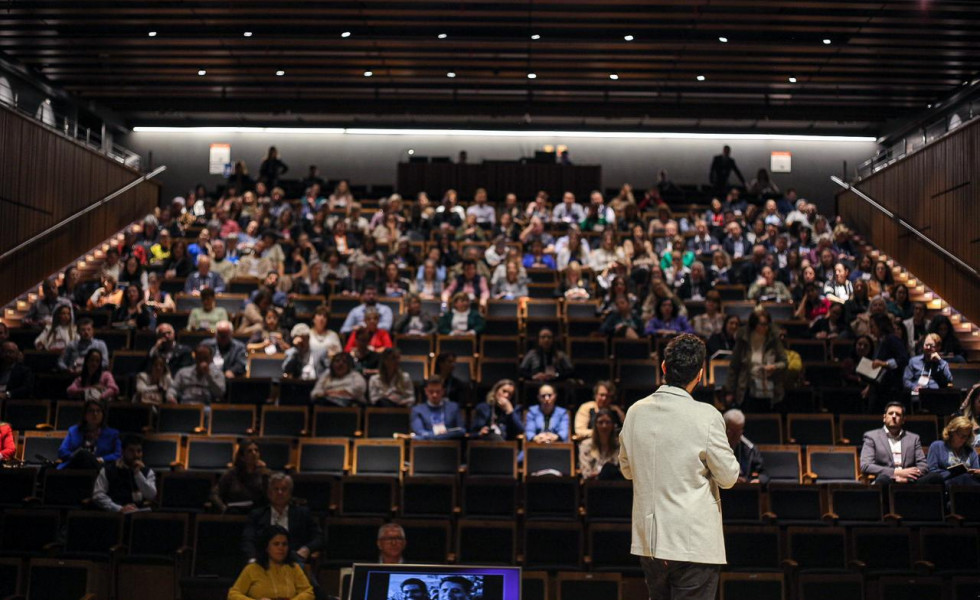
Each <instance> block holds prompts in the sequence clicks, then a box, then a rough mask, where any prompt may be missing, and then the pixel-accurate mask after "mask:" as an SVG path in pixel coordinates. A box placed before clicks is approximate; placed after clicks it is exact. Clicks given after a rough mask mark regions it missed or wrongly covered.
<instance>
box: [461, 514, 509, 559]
mask: <svg viewBox="0 0 980 600" xmlns="http://www.w3.org/2000/svg"><path fill="white" fill-rule="evenodd" d="M456 527H457V535H456V562H457V563H458V564H462V565H466V564H469V565H512V564H514V559H515V554H516V548H517V530H516V525H515V523H514V522H513V521H510V522H507V521H480V520H471V519H460V520H459V522H458V524H457V526H456Z"/></svg>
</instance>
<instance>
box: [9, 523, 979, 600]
mask: <svg viewBox="0 0 980 600" xmlns="http://www.w3.org/2000/svg"><path fill="white" fill-rule="evenodd" d="M2 523H3V525H4V531H5V533H4V534H3V537H4V548H5V550H4V554H5V555H6V558H0V573H3V574H4V577H0V580H2V581H4V582H5V583H3V585H4V586H5V591H16V589H17V587H19V586H20V583H19V582H20V580H21V578H22V577H23V571H24V570H25V566H27V567H28V568H29V569H34V568H38V569H39V570H41V569H44V568H45V567H49V568H48V569H47V570H46V571H44V572H45V573H47V574H48V575H49V576H50V575H54V574H55V573H56V571H55V570H54V569H51V568H50V567H61V568H62V569H63V571H62V572H60V573H58V575H59V576H58V577H54V578H53V579H55V580H61V581H64V579H63V578H68V579H69V580H74V579H76V578H77V579H79V580H81V581H82V582H83V584H84V585H86V586H89V585H91V586H92V587H93V588H98V587H99V586H100V585H101V586H102V588H103V589H104V588H105V587H107V586H111V589H112V590H113V591H114V592H115V593H116V595H117V597H120V598H129V597H141V598H173V597H174V596H175V594H174V593H173V592H175V591H176V588H177V587H178V586H181V584H184V585H186V584H187V583H189V582H187V580H181V579H180V577H179V575H180V574H187V575H191V576H193V577H194V578H197V579H198V581H205V580H208V579H210V580H212V582H213V583H215V584H217V583H219V582H220V584H222V585H225V586H226V585H227V582H228V581H229V580H231V579H232V578H234V577H235V576H236V575H237V572H238V569H239V568H240V565H241V563H242V562H243V559H242V557H241V555H240V553H239V552H237V551H236V549H237V547H238V544H239V543H240V540H241V532H242V530H243V528H244V524H245V518H244V517H229V516H213V515H198V516H196V517H195V518H194V519H193V522H191V520H190V519H189V518H188V516H187V515H181V514H153V513H146V514H138V515H134V516H132V517H131V518H129V519H126V520H124V519H122V518H120V517H119V516H118V515H111V514H105V513H97V512H91V511H72V512H69V513H68V514H67V516H66V517H65V518H64V520H63V521H62V520H61V518H60V515H59V514H58V513H57V512H56V511H21V510H8V511H5V512H4V514H3V517H2ZM62 523H63V525H64V532H65V535H64V538H63V542H59V541H58V531H59V530H60V527H61V526H62ZM382 523H383V521H382V520H381V519H326V520H325V521H324V534H325V539H326V544H325V548H324V551H323V552H322V553H321V556H320V557H319V559H318V569H319V570H321V571H322V570H325V569H334V568H337V567H343V566H347V565H349V564H350V563H352V562H373V561H374V560H375V559H376V554H377V548H376V546H375V543H374V538H375V532H376V531H377V528H378V527H379V526H380V525H381V524H382ZM400 523H401V524H402V526H403V527H404V528H405V531H406V537H407V539H408V540H409V543H408V545H407V547H406V550H405V559H406V561H409V562H417V563H436V564H441V563H449V564H453V563H455V564H464V565H465V564H504V565H514V564H519V565H523V566H524V567H525V568H526V569H528V570H530V571H539V570H540V571H544V572H539V573H535V574H534V575H531V577H530V578H526V579H525V583H527V582H528V581H529V580H530V581H531V582H532V583H531V585H530V586H527V589H526V590H524V592H525V593H524V594H522V597H523V598H540V599H541V600H544V599H546V598H548V597H549V595H548V594H547V588H548V584H549V583H550V582H551V580H550V578H549V577H548V575H547V572H548V571H552V572H554V571H561V570H565V569H578V570H581V569H583V568H585V567H588V568H590V569H591V570H592V571H593V573H590V574H585V573H580V574H579V575H576V576H574V577H573V578H571V579H574V580H577V581H578V582H580V584H582V583H584V582H589V583H590V585H581V587H580V589H577V590H576V593H574V594H573V595H571V596H569V595H567V590H565V593H562V592H560V591H559V595H558V598H575V599H578V598H583V599H584V598H589V599H590V600H598V599H606V598H609V599H612V598H619V597H620V595H619V593H620V591H621V590H620V588H621V585H622V576H623V575H624V574H633V575H636V574H638V561H637V558H636V557H635V556H632V555H631V554H630V553H629V550H628V548H629V545H628V544H629V539H630V535H631V527H630V525H629V524H614V523H608V524H593V525H590V526H588V527H585V528H583V527H581V526H580V525H578V524H575V523H559V522H529V523H526V524H525V525H524V526H523V527H520V528H519V527H517V526H516V525H515V524H514V523H508V522H504V521H480V520H470V519H461V520H460V521H459V522H458V523H457V524H456V526H455V527H452V526H450V525H449V524H448V523H446V522H444V521H439V520H402V521H400ZM25 539H28V540H30V541H29V542H25V541H24V540H25ZM725 539H726V551H727V555H728V560H729V564H728V566H727V567H726V568H725V571H726V572H725V573H723V574H722V581H721V597H722V598H729V599H732V600H734V599H738V600H741V599H743V598H745V599H748V598H752V599H753V600H760V599H761V600H766V599H770V598H772V599H777V598H778V599H779V600H782V599H784V598H785V597H786V596H785V595H784V594H785V592H786V591H788V590H787V588H790V587H797V588H798V589H797V591H798V592H799V595H798V596H796V597H798V598H801V599H805V598H827V597H828V595H827V594H828V593H831V592H833V597H834V598H838V599H841V600H847V599H854V600H859V599H860V600H864V598H865V596H864V592H865V587H866V586H869V587H870V586H874V587H878V588H879V594H880V595H879V596H877V597H879V598H882V599H885V598H889V599H890V598H896V597H898V598H913V597H918V598H942V597H943V594H942V593H941V590H942V588H941V586H942V584H943V582H944V581H945V582H948V583H952V584H953V585H952V589H953V590H954V593H955V594H956V595H954V596H953V598H974V597H975V594H976V593H977V590H978V589H980V578H978V577H976V570H977V569H978V568H980V552H978V535H977V531H976V530H974V529H966V528H963V529H953V530H951V529H948V528H941V527H934V528H922V529H919V530H917V531H915V530H911V529H909V528H905V527H894V528H893V527H888V528H882V527H858V528H852V529H845V528H841V527H788V528H785V529H780V528H777V527H764V526H763V527H742V526H726V528H725ZM8 541H9V542H10V543H11V544H12V545H10V546H8V545H7V542H8ZM120 542H127V543H125V544H124V547H125V548H126V552H124V553H123V552H118V551H116V550H113V549H114V548H116V547H118V546H119V545H120ZM51 554H53V555H54V556H56V557H57V558H56V559H50V558H47V559H46V558H42V557H44V556H45V555H51ZM79 558H84V559H85V560H84V562H83V561H80V560H79ZM24 559H29V562H27V563H26V565H25V561H24ZM54 560H58V561H63V562H60V563H55V562H54ZM73 570H83V571H85V573H84V575H85V576H84V577H79V575H81V574H80V573H75V572H73ZM603 572H611V573H610V574H609V575H606V574H603ZM38 574H39V573H30V575H29V578H30V586H31V587H32V590H34V591H35V592H37V591H38V590H40V589H58V590H59V591H60V593H61V594H65V593H66V590H65V589H64V588H63V587H53V586H55V585H57V584H54V583H44V582H41V581H39V579H40V578H38V577H36V576H37V575H38ZM100 579H101V580H100ZM105 579H108V582H105ZM569 579H570V578H569V577H568V576H563V575H562V574H558V575H557V576H556V583H557V585H559V586H564V585H566V582H567V581H568V580H569ZM150 582H152V583H153V585H152V586H148V585H147V584H149V583H150ZM899 582H902V584H903V585H905V586H907V587H906V589H905V590H904V592H903V593H898V590H897V588H896V587H895V585H896V584H897V583H899ZM141 584H142V585H143V586H144V587H145V588H147V591H145V592H143V593H137V594H136V595H127V594H129V593H136V592H137V590H138V589H139V588H138V587H137V586H140V585H141ZM62 585H63V584H62ZM45 586H52V587H51V588H47V587H45ZM158 586H159V587H158ZM561 589H562V588H559V590H561ZM69 591H74V590H69ZM909 591H914V592H916V593H922V594H924V595H915V594H913V595H909V594H908V592H909ZM166 592H170V593H169V594H167V593H166ZM936 592H939V593H936ZM968 593H972V594H974V595H973V596H968V595H964V594H968ZM932 594H935V595H932ZM81 595H82V594H72V595H54V596H43V597H63V598H68V597H81ZM35 597H42V596H41V595H38V596H35Z"/></svg>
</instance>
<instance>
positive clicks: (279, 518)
mask: <svg viewBox="0 0 980 600" xmlns="http://www.w3.org/2000/svg"><path fill="white" fill-rule="evenodd" d="M267 493H268V495H269V506H266V507H265V508H258V509H255V510H253V511H252V513H251V514H249V516H248V523H247V524H246V525H245V532H244V533H243V534H242V551H243V552H244V553H245V556H246V557H247V558H248V559H249V561H250V562H251V561H254V560H255V556H256V548H255V540H256V539H257V538H258V537H259V534H260V533H261V532H262V530H263V529H265V528H266V527H269V526H270V525H279V526H281V527H283V528H285V529H286V530H287V531H289V548H290V550H291V551H292V552H293V555H294V558H295V559H296V560H298V561H299V562H301V563H306V562H307V561H309V559H310V555H311V554H313V553H314V552H317V551H318V550H320V549H321V548H322V547H323V533H322V532H321V531H320V525H319V523H317V520H316V518H315V517H313V515H311V514H310V509H309V508H307V507H305V506H297V505H295V504H292V499H293V479H292V478H291V477H290V476H289V475H286V474H285V473H273V474H272V476H270V477H269V487H268V492H267Z"/></svg>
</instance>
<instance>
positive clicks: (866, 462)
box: [861, 401, 929, 488]
mask: <svg viewBox="0 0 980 600" xmlns="http://www.w3.org/2000/svg"><path fill="white" fill-rule="evenodd" d="M882 420H883V421H884V423H885V425H884V427H882V428H880V429H872V430H871V431H866V432H865V433H864V445H863V446H862V447H861V472H862V473H864V474H865V475H874V477H875V480H874V484H875V485H878V486H881V487H883V488H886V487H887V486H888V485H890V484H892V483H915V482H916V481H918V480H919V478H920V477H922V476H923V475H925V474H926V473H927V472H928V470H929V469H928V467H927V465H926V456H925V454H924V453H923V452H922V442H921V441H920V440H919V436H918V435H916V434H914V433H912V432H911V431H906V430H905V429H903V426H904V425H905V406H903V405H902V403H901V402H895V401H892V402H889V403H888V404H887V405H886V406H885V414H884V416H883V417H882Z"/></svg>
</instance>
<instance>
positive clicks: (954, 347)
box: [929, 314, 966, 363]
mask: <svg viewBox="0 0 980 600" xmlns="http://www.w3.org/2000/svg"><path fill="white" fill-rule="evenodd" d="M929 333H935V334H937V335H939V338H940V339H941V340H942V342H941V343H940V344H939V348H938V351H939V355H940V356H942V357H943V358H944V359H946V361H947V362H956V363H961V362H965V358H964V357H965V355H966V353H965V352H964V350H963V344H961V343H960V340H959V338H957V337H956V331H955V330H954V329H953V323H952V322H951V321H950V320H949V317H947V316H946V315H942V314H940V315H936V316H935V317H933V318H932V319H931V320H930V321H929Z"/></svg>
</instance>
